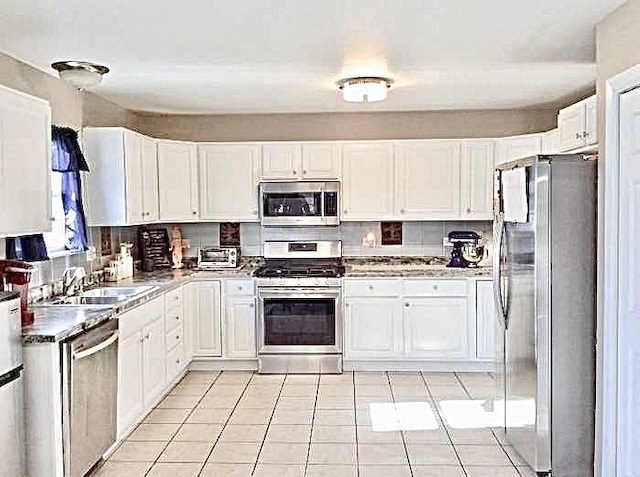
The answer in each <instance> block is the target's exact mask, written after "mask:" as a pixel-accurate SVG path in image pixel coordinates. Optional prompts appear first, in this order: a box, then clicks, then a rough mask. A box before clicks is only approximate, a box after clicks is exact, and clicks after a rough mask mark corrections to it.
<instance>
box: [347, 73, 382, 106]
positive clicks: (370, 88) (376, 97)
mask: <svg viewBox="0 0 640 477" xmlns="http://www.w3.org/2000/svg"><path fill="white" fill-rule="evenodd" d="M391 83H393V81H392V80H391V79H389V78H382V77H379V76H362V77H357V78H345V79H343V80H340V81H338V87H339V88H340V89H341V90H342V98H343V99H344V100H345V101H349V102H352V103H372V102H374V101H382V100H383V99H386V97H387V90H388V89H389V88H391Z"/></svg>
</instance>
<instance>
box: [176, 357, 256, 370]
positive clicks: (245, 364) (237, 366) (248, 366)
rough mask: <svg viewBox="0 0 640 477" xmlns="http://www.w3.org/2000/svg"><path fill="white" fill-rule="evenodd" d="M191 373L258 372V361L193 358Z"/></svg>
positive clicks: (190, 364) (190, 366)
mask: <svg viewBox="0 0 640 477" xmlns="http://www.w3.org/2000/svg"><path fill="white" fill-rule="evenodd" d="M188 369H189V371H256V370H257V369H258V359H257V358H256V359H224V358H193V360H192V361H191V362H190V363H189V366H188Z"/></svg>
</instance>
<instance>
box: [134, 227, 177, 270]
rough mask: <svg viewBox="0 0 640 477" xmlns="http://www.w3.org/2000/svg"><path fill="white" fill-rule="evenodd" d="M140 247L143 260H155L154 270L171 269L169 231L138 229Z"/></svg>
mask: <svg viewBox="0 0 640 477" xmlns="http://www.w3.org/2000/svg"><path fill="white" fill-rule="evenodd" d="M138 245H139V247H140V254H141V258H142V260H146V259H151V260H153V268H169V267H171V260H170V259H169V234H168V232H167V229H165V228H161V229H147V228H145V227H140V228H139V229H138Z"/></svg>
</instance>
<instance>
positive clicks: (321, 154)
mask: <svg viewBox="0 0 640 477" xmlns="http://www.w3.org/2000/svg"><path fill="white" fill-rule="evenodd" d="M339 177H340V144H339V143H335V142H325V143H322V142H317V143H315V142H310V143H305V144H303V145H302V178H303V179H335V180H338V178H339Z"/></svg>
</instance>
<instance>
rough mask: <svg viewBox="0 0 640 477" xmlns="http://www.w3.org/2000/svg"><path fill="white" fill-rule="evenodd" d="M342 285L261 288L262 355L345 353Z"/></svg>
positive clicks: (259, 337) (259, 314)
mask: <svg viewBox="0 0 640 477" xmlns="http://www.w3.org/2000/svg"><path fill="white" fill-rule="evenodd" d="M340 310H341V303H340V288H302V287H291V288H289V287H286V288H285V287H283V288H279V287H277V288H276V287H274V288H258V317H259V319H258V354H339V353H342V315H341V313H340Z"/></svg>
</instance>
